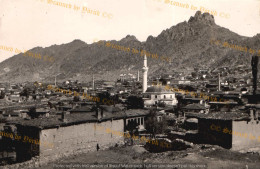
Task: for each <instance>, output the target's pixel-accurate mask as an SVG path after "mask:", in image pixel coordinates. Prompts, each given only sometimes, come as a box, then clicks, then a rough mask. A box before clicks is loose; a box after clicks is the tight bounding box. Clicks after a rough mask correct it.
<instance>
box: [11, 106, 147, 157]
mask: <svg viewBox="0 0 260 169" xmlns="http://www.w3.org/2000/svg"><path fill="white" fill-rule="evenodd" d="M146 114H147V112H145V111H144V112H143V113H142V112H138V113H135V114H129V115H127V114H126V113H125V112H122V111H121V112H120V111H111V112H108V111H105V110H103V109H101V108H98V109H97V110H96V111H95V112H88V113H73V114H65V113H62V115H61V116H49V117H43V118H38V119H32V120H30V121H28V120H23V121H19V122H14V123H12V124H14V125H16V127H17V133H18V135H20V136H21V140H18V141H17V144H16V145H17V146H16V154H17V161H18V162H22V161H26V160H30V159H31V158H32V157H34V156H39V158H40V159H41V158H53V157H59V156H61V155H63V154H70V153H73V152H75V151H93V150H95V149H96V146H97V144H98V145H99V147H100V148H101V149H104V148H107V147H110V146H115V145H116V144H119V145H120V144H123V143H124V136H123V135H115V134H113V133H111V132H107V131H100V130H97V128H96V126H97V125H98V126H103V127H104V128H109V129H111V131H118V132H121V133H122V132H123V133H124V132H125V126H126V121H127V120H128V119H129V118H133V117H134V118H141V117H143V116H144V115H146Z"/></svg>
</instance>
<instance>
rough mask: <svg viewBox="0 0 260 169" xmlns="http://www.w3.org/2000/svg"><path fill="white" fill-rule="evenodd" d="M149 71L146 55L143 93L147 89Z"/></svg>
mask: <svg viewBox="0 0 260 169" xmlns="http://www.w3.org/2000/svg"><path fill="white" fill-rule="evenodd" d="M147 73H148V67H147V58H146V55H144V67H143V93H145V92H146V90H147Z"/></svg>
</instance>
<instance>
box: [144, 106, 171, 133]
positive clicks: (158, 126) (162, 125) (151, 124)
mask: <svg viewBox="0 0 260 169" xmlns="http://www.w3.org/2000/svg"><path fill="white" fill-rule="evenodd" d="M145 126H146V127H145V128H146V130H147V131H148V132H149V133H150V134H152V137H155V134H159V133H164V132H165V130H166V129H167V127H168V125H167V122H166V119H165V118H164V117H163V120H162V121H161V122H158V120H157V115H156V110H150V113H149V115H148V118H147V120H146V121H145Z"/></svg>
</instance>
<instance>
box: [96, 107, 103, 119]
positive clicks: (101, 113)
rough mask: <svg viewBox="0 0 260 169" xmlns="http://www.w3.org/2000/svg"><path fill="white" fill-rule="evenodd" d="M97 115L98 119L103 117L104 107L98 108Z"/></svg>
mask: <svg viewBox="0 0 260 169" xmlns="http://www.w3.org/2000/svg"><path fill="white" fill-rule="evenodd" d="M96 117H97V119H98V120H100V119H102V118H103V109H100V108H96Z"/></svg>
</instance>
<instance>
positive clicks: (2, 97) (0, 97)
mask: <svg viewBox="0 0 260 169" xmlns="http://www.w3.org/2000/svg"><path fill="white" fill-rule="evenodd" d="M4 98H5V92H4V91H2V90H1V94H0V99H4Z"/></svg>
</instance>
